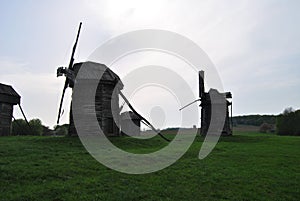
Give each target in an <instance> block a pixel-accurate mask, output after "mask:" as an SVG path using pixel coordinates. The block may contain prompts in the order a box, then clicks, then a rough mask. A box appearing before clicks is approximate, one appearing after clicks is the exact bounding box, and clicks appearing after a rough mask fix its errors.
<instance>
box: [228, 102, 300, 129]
mask: <svg viewBox="0 0 300 201" xmlns="http://www.w3.org/2000/svg"><path fill="white" fill-rule="evenodd" d="M232 122H233V126H237V125H252V126H259V131H260V132H262V133H267V132H276V133H277V134H278V135H300V110H296V111H295V110H294V109H293V108H291V107H289V108H286V109H285V110H284V111H283V113H282V114H279V115H245V116H236V117H233V118H232Z"/></svg>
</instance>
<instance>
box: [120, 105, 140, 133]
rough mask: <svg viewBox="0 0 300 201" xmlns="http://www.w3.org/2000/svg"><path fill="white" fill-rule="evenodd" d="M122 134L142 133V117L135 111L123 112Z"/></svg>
mask: <svg viewBox="0 0 300 201" xmlns="http://www.w3.org/2000/svg"><path fill="white" fill-rule="evenodd" d="M121 131H122V135H129V136H139V135H141V119H140V118H139V117H138V116H137V115H136V114H135V113H133V112H131V111H129V112H123V113H122V114H121Z"/></svg>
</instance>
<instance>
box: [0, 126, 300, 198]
mask: <svg viewBox="0 0 300 201" xmlns="http://www.w3.org/2000/svg"><path fill="white" fill-rule="evenodd" d="M169 137H170V136H169ZM111 140H112V141H113V143H115V144H116V145H117V146H119V147H122V148H124V149H125V150H129V151H132V152H137V153H142V152H143V153H144V152H151V151H153V150H157V149H159V148H160V147H163V146H165V145H166V143H165V142H164V141H162V140H161V139H160V138H154V139H152V140H146V141H143V142H139V141H137V140H131V139H128V138H125V137H124V138H112V139H111ZM202 141H203V138H201V137H197V138H196V139H195V142H194V143H193V145H192V146H191V148H190V149H189V151H188V152H187V153H186V154H185V155H184V156H183V157H182V158H181V159H180V160H179V161H177V162H176V163H175V164H173V165H171V166H170V167H168V168H166V169H164V170H161V171H159V172H155V173H151V174H145V175H128V174H123V173H119V172H116V171H114V170H111V169H109V168H107V167H105V166H103V165H101V164H100V163H98V162H97V161H96V160H94V159H93V158H92V157H91V156H90V155H89V154H88V153H87V152H86V151H85V149H84V147H83V146H82V145H81V142H80V140H79V139H78V138H70V137H32V136H28V137H21V136H15V137H1V138H0V171H1V172H0V200H3V201H9V200H18V201H21V200H56V201H59V200H72V201H73V200H137V201H139V200H239V201H240V200H300V155H299V153H300V138H299V137H285V136H275V135H263V134H258V133H250V132H248V133H247V132H237V133H235V135H234V136H232V137H225V138H222V139H221V141H220V142H219V143H218V145H217V146H216V148H215V149H214V150H213V152H212V153H211V154H210V155H209V156H208V157H207V158H205V159H204V160H199V159H198V153H199V149H200V147H201V144H202Z"/></svg>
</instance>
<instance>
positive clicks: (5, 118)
mask: <svg viewBox="0 0 300 201" xmlns="http://www.w3.org/2000/svg"><path fill="white" fill-rule="evenodd" d="M20 99H21V96H20V95H19V94H18V93H17V92H16V91H15V90H14V89H13V88H12V86H9V85H5V84H1V83H0V136H7V135H10V132H11V121H12V118H13V106H14V105H17V104H20Z"/></svg>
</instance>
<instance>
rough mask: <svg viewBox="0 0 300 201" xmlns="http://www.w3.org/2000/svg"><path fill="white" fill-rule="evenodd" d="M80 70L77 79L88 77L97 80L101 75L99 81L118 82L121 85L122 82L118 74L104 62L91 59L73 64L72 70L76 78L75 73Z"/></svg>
mask: <svg viewBox="0 0 300 201" xmlns="http://www.w3.org/2000/svg"><path fill="white" fill-rule="evenodd" d="M79 70H80V75H79V76H80V77H78V79H90V80H99V78H100V77H99V76H101V81H110V82H114V83H119V84H120V85H121V86H122V87H123V83H122V81H121V79H120V78H119V76H118V75H117V74H116V73H114V72H113V71H112V70H111V69H110V68H108V67H107V66H106V65H105V64H101V63H96V62H92V61H86V62H81V63H76V64H74V71H75V75H76V78H77V74H78V72H79Z"/></svg>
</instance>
